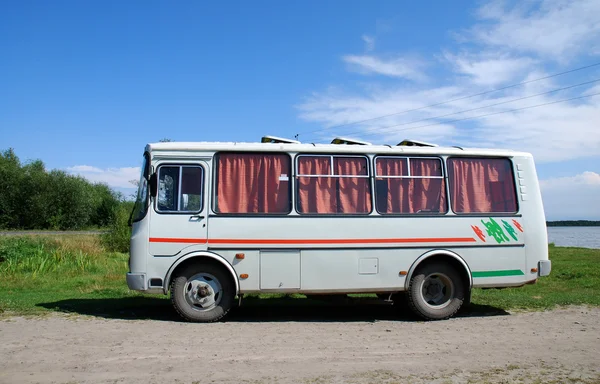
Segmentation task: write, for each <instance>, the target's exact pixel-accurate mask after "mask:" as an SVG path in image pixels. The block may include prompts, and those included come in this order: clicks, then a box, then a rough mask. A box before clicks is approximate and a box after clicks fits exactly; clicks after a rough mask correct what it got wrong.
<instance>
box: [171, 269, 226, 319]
mask: <svg viewBox="0 0 600 384" xmlns="http://www.w3.org/2000/svg"><path fill="white" fill-rule="evenodd" d="M234 290H235V288H234V283H233V281H232V280H231V278H230V276H228V275H227V273H226V272H225V271H224V270H223V268H221V267H219V266H217V265H214V264H202V263H198V264H192V265H190V266H188V267H186V268H185V269H184V270H183V271H181V273H179V274H178V275H177V276H175V278H174V279H173V281H172V282H171V302H172V303H173V307H174V308H175V310H176V311H177V313H179V314H180V315H181V317H183V318H184V319H185V320H187V321H191V322H198V323H210V322H214V321H218V320H220V319H222V318H223V317H224V316H225V315H226V314H227V312H229V310H230V309H231V307H232V306H233V302H234V297H235V293H234Z"/></svg>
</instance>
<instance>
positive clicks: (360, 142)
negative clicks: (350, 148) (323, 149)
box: [331, 137, 371, 145]
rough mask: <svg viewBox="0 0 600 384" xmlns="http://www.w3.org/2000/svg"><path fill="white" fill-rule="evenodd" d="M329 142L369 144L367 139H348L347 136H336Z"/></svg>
mask: <svg viewBox="0 0 600 384" xmlns="http://www.w3.org/2000/svg"><path fill="white" fill-rule="evenodd" d="M331 144H346V145H371V143H369V142H368V141H361V140H355V139H349V138H347V137H336V138H335V139H333V140H332V141H331Z"/></svg>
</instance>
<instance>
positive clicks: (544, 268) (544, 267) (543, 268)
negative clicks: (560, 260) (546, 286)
mask: <svg viewBox="0 0 600 384" xmlns="http://www.w3.org/2000/svg"><path fill="white" fill-rule="evenodd" d="M551 270H552V262H551V261H550V260H540V261H538V276H548V275H550V271H551Z"/></svg>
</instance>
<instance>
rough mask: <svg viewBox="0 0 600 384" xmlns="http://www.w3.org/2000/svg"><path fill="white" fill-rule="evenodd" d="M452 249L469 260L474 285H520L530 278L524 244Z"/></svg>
mask: <svg viewBox="0 0 600 384" xmlns="http://www.w3.org/2000/svg"><path fill="white" fill-rule="evenodd" d="M452 251H453V252H455V253H457V254H458V255H460V256H461V257H462V258H463V259H464V260H465V261H466V262H467V265H468V266H469V268H470V269H471V276H472V277H473V286H474V287H507V286H518V285H523V284H524V283H525V282H526V280H530V278H529V277H528V276H527V271H526V267H527V263H526V261H525V247H524V246H522V245H518V246H488V247H468V248H456V249H452Z"/></svg>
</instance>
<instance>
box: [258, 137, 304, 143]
mask: <svg viewBox="0 0 600 384" xmlns="http://www.w3.org/2000/svg"><path fill="white" fill-rule="evenodd" d="M260 142H261V143H284V144H300V142H299V141H298V140H292V139H286V138H284V137H277V136H263V137H262V138H261V139H260Z"/></svg>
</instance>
